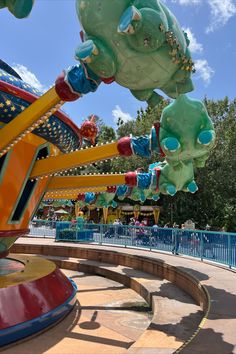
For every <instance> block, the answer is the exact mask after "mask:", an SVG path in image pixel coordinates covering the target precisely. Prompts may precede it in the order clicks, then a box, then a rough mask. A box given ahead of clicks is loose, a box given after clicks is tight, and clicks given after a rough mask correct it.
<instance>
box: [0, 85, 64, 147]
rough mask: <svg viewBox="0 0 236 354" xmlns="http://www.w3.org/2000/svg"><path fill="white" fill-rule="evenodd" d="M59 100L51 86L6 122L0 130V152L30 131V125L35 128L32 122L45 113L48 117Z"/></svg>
mask: <svg viewBox="0 0 236 354" xmlns="http://www.w3.org/2000/svg"><path fill="white" fill-rule="evenodd" d="M60 102H61V103H62V101H61V99H60V97H59V96H58V95H57V93H56V91H55V88H54V87H52V88H51V89H50V90H48V91H47V92H46V93H45V94H44V95H42V96H41V97H40V98H38V99H37V100H36V101H35V102H34V103H32V104H31V105H30V106H29V107H28V108H26V109H25V110H24V111H23V112H21V113H20V114H19V115H18V116H17V117H16V118H15V119H13V120H12V121H11V122H10V123H8V124H6V125H5V126H4V127H3V128H2V129H1V130H0V152H1V151H2V150H4V149H5V148H7V147H8V146H9V145H10V144H12V143H13V144H14V143H16V139H17V138H19V137H22V134H28V133H30V131H28V130H29V128H30V127H32V128H33V129H35V128H36V126H34V127H33V125H34V123H35V124H36V122H37V121H38V120H39V119H40V118H41V117H42V116H44V115H45V114H46V115H47V118H49V117H50V116H51V115H52V114H53V112H52V111H50V109H52V108H54V107H55V106H56V105H58V104H60ZM58 108H59V107H58ZM41 123H42V122H41ZM41 123H40V124H41ZM36 125H39V124H36ZM31 130H32V129H31Z"/></svg>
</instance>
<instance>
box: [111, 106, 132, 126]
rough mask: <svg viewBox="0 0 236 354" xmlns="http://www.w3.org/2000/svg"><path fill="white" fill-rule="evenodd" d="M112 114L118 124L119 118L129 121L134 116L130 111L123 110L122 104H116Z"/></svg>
mask: <svg viewBox="0 0 236 354" xmlns="http://www.w3.org/2000/svg"><path fill="white" fill-rule="evenodd" d="M112 116H113V118H114V122H115V123H116V124H117V123H118V120H119V118H120V119H121V120H122V121H123V122H124V123H126V122H128V121H129V120H132V119H133V118H132V117H131V115H130V114H129V113H125V112H123V111H122V110H121V108H120V106H118V105H117V106H116V108H115V109H113V110H112Z"/></svg>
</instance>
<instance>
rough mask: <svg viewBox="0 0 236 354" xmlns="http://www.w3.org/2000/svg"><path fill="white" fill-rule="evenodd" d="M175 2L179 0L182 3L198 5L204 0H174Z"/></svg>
mask: <svg viewBox="0 0 236 354" xmlns="http://www.w3.org/2000/svg"><path fill="white" fill-rule="evenodd" d="M172 1H173V2H177V1H178V2H179V4H180V5H196V4H200V3H201V1H202V0H172Z"/></svg>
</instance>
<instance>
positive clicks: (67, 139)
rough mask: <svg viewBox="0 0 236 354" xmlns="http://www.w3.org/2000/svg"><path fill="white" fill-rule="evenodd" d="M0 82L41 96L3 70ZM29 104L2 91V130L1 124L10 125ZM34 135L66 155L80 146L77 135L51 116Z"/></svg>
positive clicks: (0, 99)
mask: <svg viewBox="0 0 236 354" xmlns="http://www.w3.org/2000/svg"><path fill="white" fill-rule="evenodd" d="M0 80H1V81H4V82H7V83H9V84H11V85H13V86H16V87H18V88H21V89H22V90H24V91H27V92H29V93H32V94H34V95H37V96H40V95H41V93H40V92H39V91H38V90H37V89H35V88H33V87H31V86H30V85H29V84H27V83H25V82H24V81H22V80H20V79H18V78H16V77H14V76H12V75H10V74H8V73H7V72H5V71H4V70H2V69H0ZM29 104H30V103H29V102H27V101H25V100H23V99H22V98H19V97H16V96H14V94H8V93H5V92H4V91H0V129H1V128H2V127H3V125H2V124H1V123H5V124H7V123H9V122H10V121H11V120H12V119H14V118H15V117H16V116H17V115H18V114H20V113H21V112H22V111H23V110H24V109H25V108H27V107H28V106H29ZM33 133H34V134H36V135H38V136H40V137H42V138H43V139H45V140H47V141H49V142H50V143H52V144H54V145H56V146H57V147H58V148H59V149H60V150H61V151H62V152H64V153H66V152H70V151H72V150H75V149H77V148H78V147H79V144H80V142H79V138H78V136H77V134H76V133H75V132H74V131H73V130H72V129H71V128H70V127H69V126H68V125H67V124H65V123H64V122H62V121H61V120H60V119H59V118H57V117H56V116H55V115H53V116H51V117H50V118H49V120H48V122H47V123H44V124H42V125H40V126H39V127H38V128H36V129H35V130H34V131H33Z"/></svg>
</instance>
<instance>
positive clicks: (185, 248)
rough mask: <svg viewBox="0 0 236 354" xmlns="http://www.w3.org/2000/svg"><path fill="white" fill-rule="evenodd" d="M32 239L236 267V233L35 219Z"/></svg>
mask: <svg viewBox="0 0 236 354" xmlns="http://www.w3.org/2000/svg"><path fill="white" fill-rule="evenodd" d="M29 235H30V236H36V237H49V238H55V240H56V241H67V242H89V243H95V244H107V245H117V246H123V247H135V248H146V249H149V250H150V251H152V250H157V251H164V252H172V253H173V254H176V255H178V254H182V255H187V256H191V257H197V258H199V259H201V260H204V259H208V260H212V261H214V262H218V263H221V264H225V265H227V266H229V267H230V268H231V267H236V233H228V232H215V231H205V230H186V229H184V230H182V229H177V228H162V227H144V226H134V225H114V224H92V223H90V224H77V223H73V222H56V221H48V220H33V221H32V222H31V224H30V234H29Z"/></svg>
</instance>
